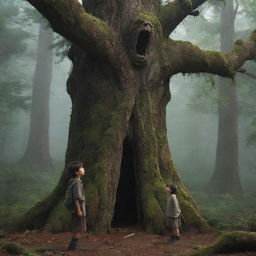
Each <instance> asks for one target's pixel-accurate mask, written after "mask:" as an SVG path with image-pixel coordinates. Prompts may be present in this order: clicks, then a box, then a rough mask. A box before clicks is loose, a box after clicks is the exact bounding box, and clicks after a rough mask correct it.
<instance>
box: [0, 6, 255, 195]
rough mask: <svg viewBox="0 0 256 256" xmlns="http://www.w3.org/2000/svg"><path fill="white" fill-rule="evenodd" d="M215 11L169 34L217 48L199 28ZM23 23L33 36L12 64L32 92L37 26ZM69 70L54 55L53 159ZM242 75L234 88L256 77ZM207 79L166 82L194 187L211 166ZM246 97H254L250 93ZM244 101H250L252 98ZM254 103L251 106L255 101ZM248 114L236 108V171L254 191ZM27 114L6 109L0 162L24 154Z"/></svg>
mask: <svg viewBox="0 0 256 256" xmlns="http://www.w3.org/2000/svg"><path fill="white" fill-rule="evenodd" d="M242 11H243V10H242V9H241V10H240V16H239V15H238V18H237V19H236V29H237V30H239V32H238V35H236V36H240V35H242V36H244V37H245V38H246V36H247V35H248V32H247V31H249V30H251V29H252V26H251V25H250V20H249V19H245V18H244V15H243V12H242ZM218 15H219V14H218V10H214V9H213V7H208V6H206V7H204V8H202V15H201V17H200V16H199V17H198V18H194V17H189V18H187V20H186V21H185V22H184V23H183V24H182V25H181V26H180V27H179V28H178V29H177V31H176V32H175V33H174V36H173V38H174V39H177V40H189V41H191V42H193V43H196V44H198V45H199V46H200V47H202V48H204V49H217V50H218V49H219V47H220V46H219V45H220V43H219V35H218V33H215V35H214V37H211V36H210V34H209V32H207V31H203V30H202V28H204V27H202V22H203V21H204V20H208V21H209V22H213V21H214V22H215V23H216V24H217V23H218V19H216V17H217V18H218ZM16 26H22V24H16ZM26 26H27V27H25V30H28V31H30V32H32V34H33V37H32V38H31V39H29V40H27V42H26V44H27V50H26V53H24V54H26V55H29V57H28V56H26V58H25V57H24V56H22V55H21V56H18V57H16V59H15V61H16V62H15V63H16V65H22V66H23V67H25V72H26V74H25V75H26V80H27V83H28V84H29V89H28V90H27V93H28V94H30V95H31V89H32V87H31V86H32V80H33V72H34V67H35V64H36V58H35V57H36V45H37V30H38V24H33V23H32V24H30V25H26ZM205 26H206V25H205ZM215 26H217V25H215ZM206 30H207V29H206ZM18 58H20V59H18ZM24 59H25V62H24ZM9 62H12V60H10V61H9ZM12 65H14V64H12ZM249 66H250V68H251V69H254V71H255V65H253V64H252V63H251V64H249ZM70 68H71V63H70V61H69V60H68V58H67V57H66V58H64V60H63V61H60V59H59V57H57V56H54V65H53V75H52V81H51V88H50V103H49V104H50V126H49V134H50V140H49V141H50V154H51V157H52V158H53V159H54V160H57V161H63V160H64V157H65V150H66V145H67V137H68V127H69V117H70V113H71V102H70V98H69V96H68V94H67V92H66V80H67V78H68V75H69V71H70ZM252 71H253V70H252ZM243 76H245V75H238V78H237V80H238V82H237V84H238V87H239V88H240V87H243V85H240V84H243V79H244V80H246V81H247V82H246V84H245V85H244V86H247V84H248V83H249V84H250V86H251V87H252V86H253V85H255V79H252V78H245V77H243ZM209 79H212V78H211V77H210V76H209V75H201V76H198V75H187V76H183V75H177V76H175V77H173V78H172V79H171V81H170V90H171V95H172V99H171V101H170V103H169V104H168V106H167V128H168V140H169V144H170V148H171V153H172V157H173V159H174V162H175V164H176V167H177V170H178V172H179V174H180V175H181V177H182V179H183V181H184V182H185V184H187V186H189V187H192V188H193V189H196V190H197V189H200V188H203V186H204V185H205V184H206V183H207V181H208V180H209V179H210V177H211V175H212V173H213V171H214V165H215V154H216V146H217V136H218V115H217V104H216V102H214V101H215V99H214V97H216V94H217V88H218V78H217V77H214V81H215V82H214V83H215V85H210V84H209ZM200 86H201V89H200ZM251 87H250V88H251ZM205 88H208V89H205ZM239 90H240V89H239ZM243 90H244V88H242V90H241V91H242V92H238V98H239V100H240V101H245V103H246V97H247V96H248V93H247V92H244V91H243ZM254 93H255V92H254ZM248 100H249V101H253V100H252V99H251V98H249V97H248ZM195 103H196V104H198V106H197V107H195V106H194V104H195ZM200 104H201V105H200ZM248 104H252V102H249V103H248ZM253 107H254V109H255V105H254V106H253ZM198 109H199V110H198ZM251 112H252V113H249V114H248V113H243V112H242V111H241V113H240V114H239V123H238V129H239V133H238V136H239V167H240V175H241V179H242V183H243V186H244V187H245V188H249V189H253V184H254V183H255V181H256V180H255V177H256V175H255V174H256V173H255V172H256V171H255V163H254V155H255V145H248V138H249V136H250V134H251V133H253V130H254V128H253V126H252V121H253V119H254V118H255V116H254V114H255V112H253V111H251ZM29 113H30V112H25V111H23V110H20V109H16V110H14V111H12V112H10V114H11V123H12V125H10V126H9V127H8V131H7V133H6V138H5V147H4V150H3V152H2V154H1V156H0V160H1V161H2V162H6V163H14V162H17V161H18V160H19V159H20V158H21V157H22V155H23V154H24V152H25V149H26V145H27V143H28V136H29V127H30V120H29ZM38 118H40V117H38Z"/></svg>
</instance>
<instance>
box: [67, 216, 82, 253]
mask: <svg viewBox="0 0 256 256" xmlns="http://www.w3.org/2000/svg"><path fill="white" fill-rule="evenodd" d="M71 229H72V238H71V241H70V243H69V246H68V250H86V248H85V247H82V246H81V245H80V244H79V238H80V236H81V232H82V230H83V225H82V219H81V218H80V217H78V216H76V215H75V214H72V219H71Z"/></svg>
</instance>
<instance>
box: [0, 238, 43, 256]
mask: <svg viewBox="0 0 256 256" xmlns="http://www.w3.org/2000/svg"><path fill="white" fill-rule="evenodd" d="M0 248H1V249H4V250H6V251H7V252H8V253H10V254H14V255H23V256H39V254H37V253H35V252H34V251H33V250H31V249H28V248H26V247H24V246H21V245H20V244H17V243H12V242H5V241H0Z"/></svg>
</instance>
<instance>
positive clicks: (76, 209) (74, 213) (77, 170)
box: [66, 161, 86, 250]
mask: <svg viewBox="0 0 256 256" xmlns="http://www.w3.org/2000/svg"><path fill="white" fill-rule="evenodd" d="M68 171H69V173H70V175H71V179H70V180H69V182H68V188H67V193H66V195H67V194H68V193H69V194H70V196H71V198H72V201H71V202H72V203H71V205H70V207H69V210H70V212H71V231H72V239H71V241H70V243H69V245H68V250H85V249H86V248H85V247H82V246H81V245H79V243H78V241H79V238H80V235H81V233H82V232H83V231H85V230H86V226H85V217H86V211H85V194H84V188H83V182H82V181H81V179H80V178H81V177H82V176H84V174H85V169H84V167H83V163H82V162H80V161H74V162H71V163H70V164H69V165H68Z"/></svg>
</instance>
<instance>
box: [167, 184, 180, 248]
mask: <svg viewBox="0 0 256 256" xmlns="http://www.w3.org/2000/svg"><path fill="white" fill-rule="evenodd" d="M166 190H167V192H168V193H169V197H168V199H167V205H166V217H167V227H168V228H170V230H171V238H170V239H169V241H168V242H170V243H175V242H177V241H179V240H180V231H179V226H180V214H181V210H180V206H179V202H178V199H177V197H176V192H177V187H176V185H175V184H171V185H169V184H167V185H166Z"/></svg>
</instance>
